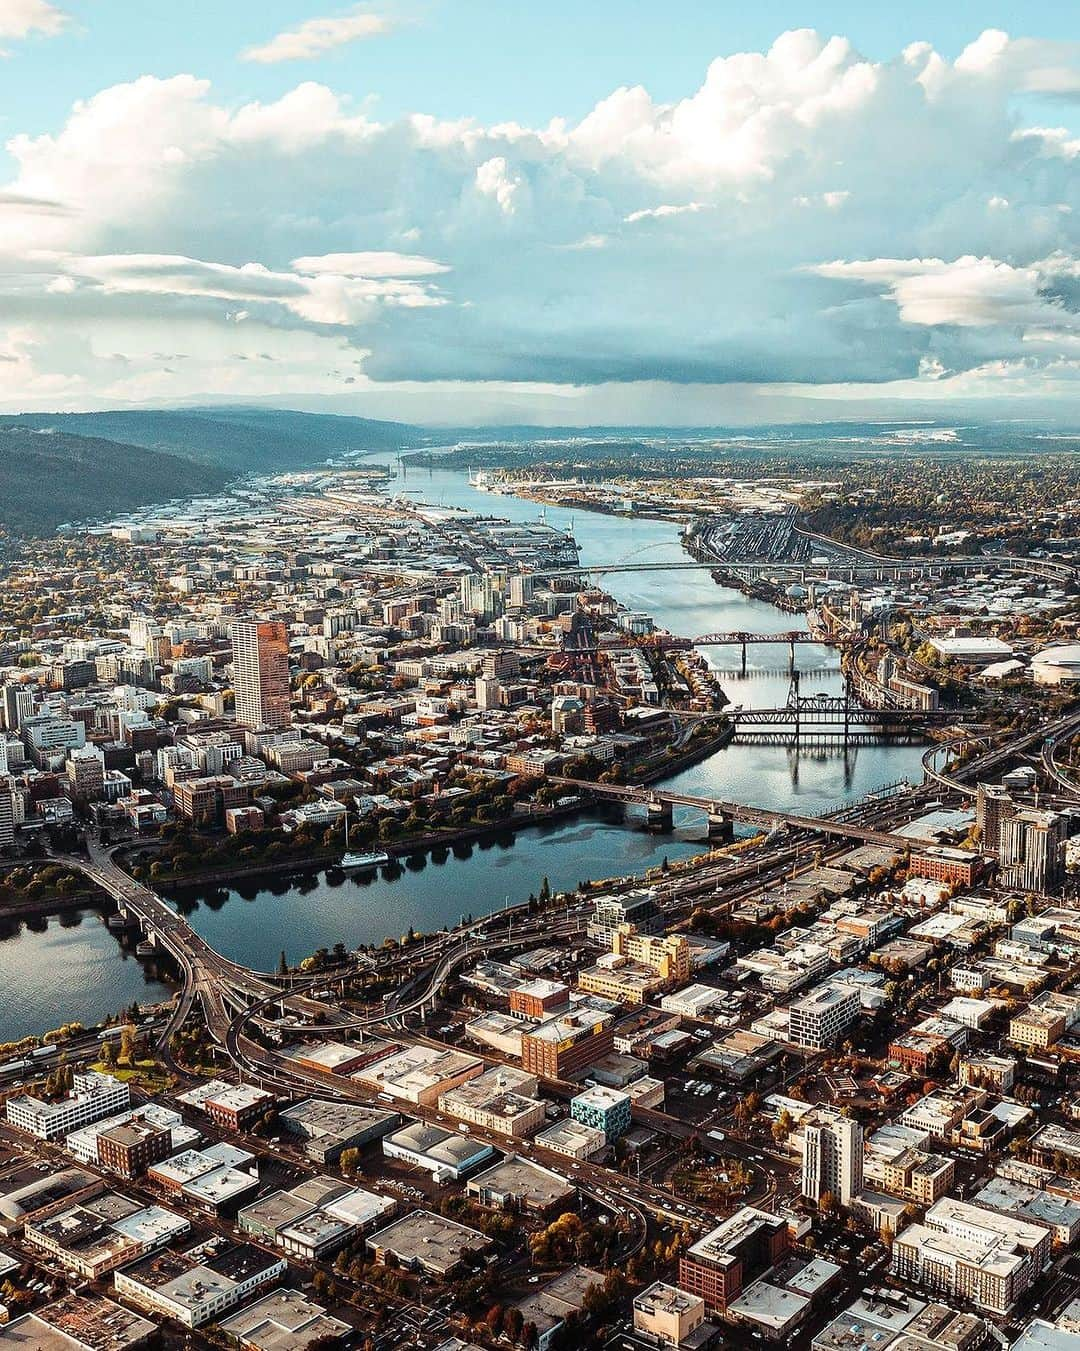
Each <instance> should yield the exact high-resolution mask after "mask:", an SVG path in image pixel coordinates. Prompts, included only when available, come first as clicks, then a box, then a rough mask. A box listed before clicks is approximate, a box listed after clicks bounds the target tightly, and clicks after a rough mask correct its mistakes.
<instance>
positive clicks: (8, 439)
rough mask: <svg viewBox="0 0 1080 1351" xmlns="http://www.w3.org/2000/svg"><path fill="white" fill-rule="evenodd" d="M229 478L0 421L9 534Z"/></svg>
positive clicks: (136, 450) (1, 514)
mask: <svg viewBox="0 0 1080 1351" xmlns="http://www.w3.org/2000/svg"><path fill="white" fill-rule="evenodd" d="M232 477H233V475H232V474H231V473H230V472H229V471H228V470H226V469H217V468H214V467H213V466H212V465H209V464H196V463H195V462H194V461H192V460H185V459H182V458H181V457H180V456H178V455H163V454H160V453H158V452H156V451H149V450H146V449H145V448H144V447H142V446H132V445H122V444H119V443H118V442H116V441H108V440H105V439H103V438H102V437H99V436H72V435H70V434H68V433H67V432H41V431H35V430H33V428H32V427H30V426H28V425H25V424H22V423H20V422H18V421H16V422H15V423H14V425H13V424H12V422H11V421H10V420H5V419H3V418H0V527H3V528H4V529H6V530H7V531H9V532H10V533H11V534H16V535H41V534H47V533H50V532H51V531H53V530H55V528H56V527H57V526H58V525H62V524H64V523H65V522H67V521H83V520H87V519H91V518H93V517H98V516H111V515H113V514H115V513H117V512H122V511H129V510H131V509H132V508H134V507H138V506H143V505H146V504H148V503H151V502H161V501H164V500H165V499H167V498H170V497H191V496H197V495H198V494H200V493H206V492H214V491H216V490H217V489H219V488H220V487H222V485H223V484H225V483H227V482H228V480H229V479H230V478H232Z"/></svg>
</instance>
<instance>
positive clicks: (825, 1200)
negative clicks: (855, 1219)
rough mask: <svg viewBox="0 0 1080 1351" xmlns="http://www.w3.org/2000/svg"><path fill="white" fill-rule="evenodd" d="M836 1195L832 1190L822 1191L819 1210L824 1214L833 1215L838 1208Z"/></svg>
mask: <svg viewBox="0 0 1080 1351" xmlns="http://www.w3.org/2000/svg"><path fill="white" fill-rule="evenodd" d="M836 1204H837V1203H836V1197H835V1195H834V1194H833V1193H832V1192H822V1193H821V1196H820V1197H819V1198H818V1210H820V1211H821V1213H822V1214H823V1215H831V1214H832V1213H833V1212H834V1211H835V1210H836Z"/></svg>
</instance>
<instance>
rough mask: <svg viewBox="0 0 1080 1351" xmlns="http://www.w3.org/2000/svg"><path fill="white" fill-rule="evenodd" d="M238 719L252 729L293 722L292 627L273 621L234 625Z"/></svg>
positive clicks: (282, 725)
mask: <svg viewBox="0 0 1080 1351" xmlns="http://www.w3.org/2000/svg"><path fill="white" fill-rule="evenodd" d="M232 645H233V693H234V694H235V696H236V720H237V722H239V723H241V724H242V725H243V726H244V727H250V728H251V729H252V730H256V729H259V730H261V729H263V728H271V729H272V728H277V727H287V726H288V725H289V721H290V717H289V631H288V629H287V628H286V626H285V625H284V624H279V623H276V622H272V621H262V622H256V621H254V620H237V622H236V623H235V624H234V625H233V626H232Z"/></svg>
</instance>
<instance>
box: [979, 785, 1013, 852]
mask: <svg viewBox="0 0 1080 1351" xmlns="http://www.w3.org/2000/svg"><path fill="white" fill-rule="evenodd" d="M1014 810H1015V804H1014V803H1013V800H1012V797H1011V796H1010V794H1009V791H1008V789H1007V788H1003V787H1002V786H1001V784H997V783H980V784H979V787H978V790H977V792H976V796H975V824H976V825H977V826H978V828H979V844H980V846H981V847H982V848H983V849H988V850H989V851H990V852H991V853H994V854H996V853H997V852H998V849H999V848H1000V847H1001V823H1002V821H1003V820H1004V819H1005V818H1006V817H1007V816H1009V815H1010V814H1011V813H1012V812H1013V811H1014Z"/></svg>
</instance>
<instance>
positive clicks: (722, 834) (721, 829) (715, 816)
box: [707, 807, 735, 843]
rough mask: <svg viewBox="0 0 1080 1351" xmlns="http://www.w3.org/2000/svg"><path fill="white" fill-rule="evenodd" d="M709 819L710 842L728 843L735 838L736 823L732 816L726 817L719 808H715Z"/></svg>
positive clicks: (711, 811)
mask: <svg viewBox="0 0 1080 1351" xmlns="http://www.w3.org/2000/svg"><path fill="white" fill-rule="evenodd" d="M707 819H708V823H709V827H708V837H709V839H710V840H720V841H723V842H724V843H727V842H728V841H729V840H733V839H734V838H735V822H734V821H733V820H732V819H731V817H730V816H725V815H724V813H723V811H721V810H720V808H719V807H713V808H712V809H711V810H710V811H709V812H708V816H707Z"/></svg>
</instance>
